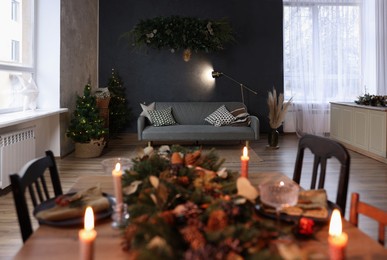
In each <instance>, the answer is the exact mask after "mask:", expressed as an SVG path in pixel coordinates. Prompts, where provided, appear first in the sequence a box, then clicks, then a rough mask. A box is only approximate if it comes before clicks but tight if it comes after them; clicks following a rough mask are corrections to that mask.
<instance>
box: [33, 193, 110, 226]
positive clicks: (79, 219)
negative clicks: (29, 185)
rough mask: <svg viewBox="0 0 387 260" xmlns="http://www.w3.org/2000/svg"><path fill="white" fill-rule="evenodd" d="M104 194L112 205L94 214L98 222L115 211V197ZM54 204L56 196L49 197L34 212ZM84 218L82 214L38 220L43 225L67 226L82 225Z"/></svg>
mask: <svg viewBox="0 0 387 260" xmlns="http://www.w3.org/2000/svg"><path fill="white" fill-rule="evenodd" d="M73 194H75V193H69V194H66V195H73ZM103 196H104V197H106V198H107V199H108V201H109V204H110V207H109V208H108V209H106V210H104V211H100V212H97V213H95V214H94V219H95V221H96V222H97V221H98V220H101V219H104V218H107V217H110V216H111V214H112V213H113V205H114V201H115V198H114V197H113V196H111V195H109V194H106V193H103ZM54 206H55V198H52V199H49V200H47V201H45V202H43V203H42V204H40V205H38V206H37V207H36V208H35V210H34V212H33V214H34V216H35V215H36V214H37V213H38V212H40V211H42V210H46V209H49V208H52V207H54ZM83 219H84V217H83V216H82V217H77V218H70V219H64V220H57V221H52V220H43V219H38V222H39V224H41V225H49V226H57V227H67V226H81V225H83Z"/></svg>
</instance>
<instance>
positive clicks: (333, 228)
mask: <svg viewBox="0 0 387 260" xmlns="http://www.w3.org/2000/svg"><path fill="white" fill-rule="evenodd" d="M342 229H343V227H342V223H341V214H340V211H339V210H338V209H334V210H333V212H332V216H331V222H330V224H329V235H331V236H340V235H341V232H342Z"/></svg>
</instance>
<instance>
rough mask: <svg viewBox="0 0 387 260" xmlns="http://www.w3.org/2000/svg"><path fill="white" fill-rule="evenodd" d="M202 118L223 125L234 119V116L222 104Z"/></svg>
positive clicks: (216, 124)
mask: <svg viewBox="0 0 387 260" xmlns="http://www.w3.org/2000/svg"><path fill="white" fill-rule="evenodd" d="M204 120H206V121H207V122H208V123H210V124H211V125H214V126H223V125H229V124H230V123H231V122H232V121H234V120H235V117H234V116H233V115H232V114H231V113H230V112H229V111H228V110H227V108H226V106H225V105H222V106H220V107H219V108H218V109H217V110H215V111H214V112H213V113H211V114H210V115H209V116H207V117H206V118H205V119H204Z"/></svg>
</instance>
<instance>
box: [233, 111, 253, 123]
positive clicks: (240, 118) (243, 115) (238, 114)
mask: <svg viewBox="0 0 387 260" xmlns="http://www.w3.org/2000/svg"><path fill="white" fill-rule="evenodd" d="M230 113H231V114H232V115H233V116H234V117H235V120H234V121H232V122H231V123H230V125H232V126H249V125H250V123H251V119H250V114H249V113H248V112H247V111H246V109H245V108H244V107H241V108H237V109H235V110H233V111H231V112H230Z"/></svg>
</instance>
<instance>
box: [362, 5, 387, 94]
mask: <svg viewBox="0 0 387 260" xmlns="http://www.w3.org/2000/svg"><path fill="white" fill-rule="evenodd" d="M363 1H364V0H363ZM376 10H377V11H376V15H375V17H376V32H377V33H376V57H378V58H377V60H376V64H377V91H376V93H377V94H379V95H387V1H386V0H376Z"/></svg>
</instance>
